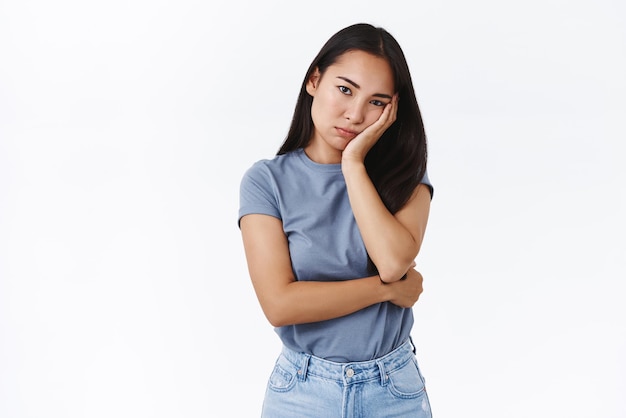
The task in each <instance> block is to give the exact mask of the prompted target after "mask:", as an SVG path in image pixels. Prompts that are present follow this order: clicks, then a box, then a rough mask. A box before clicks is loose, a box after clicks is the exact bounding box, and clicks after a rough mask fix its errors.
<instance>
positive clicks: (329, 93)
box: [306, 51, 394, 164]
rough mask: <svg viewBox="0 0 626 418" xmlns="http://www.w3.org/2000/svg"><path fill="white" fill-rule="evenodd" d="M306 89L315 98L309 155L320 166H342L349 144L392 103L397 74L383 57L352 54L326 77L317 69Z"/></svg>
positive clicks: (346, 54) (336, 63)
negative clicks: (338, 164) (394, 77)
mask: <svg viewBox="0 0 626 418" xmlns="http://www.w3.org/2000/svg"><path fill="white" fill-rule="evenodd" d="M306 88H307V92H308V93H309V94H310V95H311V96H312V97H313V104H312V106H311V117H312V119H313V124H314V132H313V137H312V138H311V141H310V142H309V145H308V146H307V147H306V152H307V155H308V156H309V157H310V158H311V159H312V160H313V161H316V162H318V163H322V164H330V163H339V162H341V152H342V151H343V150H344V148H345V147H346V145H348V143H349V142H350V141H351V140H352V139H353V138H354V137H356V136H357V135H358V134H359V133H361V132H362V131H363V130H364V129H365V128H367V127H368V126H370V125H371V124H372V123H374V122H375V121H376V120H377V119H378V118H379V117H380V115H381V114H382V112H383V109H384V107H385V105H386V104H388V103H389V102H391V98H392V97H393V94H394V83H393V72H392V70H391V67H390V66H389V63H388V62H387V61H386V60H385V59H383V58H380V57H376V56H374V55H371V54H369V53H367V52H363V51H349V52H346V53H344V54H343V55H341V56H340V57H339V59H338V60H337V61H336V62H335V63H334V64H333V65H331V66H329V67H328V68H327V69H326V71H325V72H324V74H323V75H320V73H319V71H317V70H316V71H315V72H314V73H313V75H312V76H311V77H310V78H309V80H308V82H307V86H306Z"/></svg>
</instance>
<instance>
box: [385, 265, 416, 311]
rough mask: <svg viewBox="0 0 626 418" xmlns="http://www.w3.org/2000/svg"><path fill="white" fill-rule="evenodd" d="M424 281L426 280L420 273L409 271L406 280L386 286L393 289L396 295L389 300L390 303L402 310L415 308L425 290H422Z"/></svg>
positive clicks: (413, 270)
mask: <svg viewBox="0 0 626 418" xmlns="http://www.w3.org/2000/svg"><path fill="white" fill-rule="evenodd" d="M423 281H424V278H423V277H422V275H421V274H420V272H419V271H417V270H415V269H413V268H411V269H409V271H407V273H406V279H405V280H399V281H397V282H393V283H388V284H386V285H385V286H389V287H390V288H392V289H391V290H392V292H393V294H394V296H393V297H392V298H391V299H389V302H391V303H393V304H394V305H398V306H399V307H401V308H411V307H413V305H415V302H417V300H418V299H419V297H420V295H421V294H422V291H423V290H424V289H423V288H422V282H423Z"/></svg>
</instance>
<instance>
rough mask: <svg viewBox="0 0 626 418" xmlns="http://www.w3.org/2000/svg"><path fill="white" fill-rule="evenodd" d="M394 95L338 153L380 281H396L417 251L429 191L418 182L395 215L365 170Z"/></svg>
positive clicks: (392, 111)
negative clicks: (377, 116)
mask: <svg viewBox="0 0 626 418" xmlns="http://www.w3.org/2000/svg"><path fill="white" fill-rule="evenodd" d="M397 103H398V100H397V96H395V97H394V98H393V100H392V101H391V103H389V104H388V105H387V106H385V109H384V111H383V113H382V114H381V116H380V118H379V119H378V120H377V121H376V122H374V123H373V124H372V125H371V126H369V127H368V128H367V129H365V130H364V131H363V132H361V134H359V135H358V136H357V137H355V138H354V139H353V140H352V141H351V142H350V143H349V144H348V146H347V147H346V148H345V150H344V151H343V154H342V161H341V167H342V171H343V174H344V178H345V180H346V186H347V189H348V196H349V198H350V205H351V206H352V211H353V212H354V217H355V219H356V222H357V225H358V226H359V231H360V232H361V236H362V237H363V241H364V243H365V248H367V252H368V254H369V256H370V258H371V259H372V261H373V262H374V264H375V265H376V267H377V268H378V272H379V274H380V277H381V280H383V281H385V282H393V281H396V280H399V279H400V278H401V277H402V276H403V275H404V274H405V273H406V272H407V270H408V269H409V268H410V267H411V263H413V261H414V260H415V257H417V254H418V252H419V250H420V247H421V244H422V240H423V238H424V232H425V231H426V224H427V222H428V215H429V211H430V197H431V196H430V191H429V190H428V187H427V186H426V185H423V184H420V185H418V186H417V187H416V188H415V190H414V191H413V194H412V195H411V197H410V199H409V201H408V202H407V203H406V205H405V206H404V207H403V208H402V209H400V210H399V211H398V212H396V213H395V214H392V213H391V212H389V210H387V208H386V207H385V205H384V203H383V201H382V199H381V198H380V196H379V195H378V192H377V191H376V188H375V187H374V184H373V183H372V181H371V179H370V178H369V176H368V174H367V171H366V169H365V164H364V161H365V156H366V155H367V152H368V151H369V150H370V149H371V147H372V146H373V145H374V144H375V143H376V141H378V139H380V137H381V135H382V134H383V133H384V132H385V130H386V129H387V128H388V127H389V126H391V124H392V123H393V122H394V121H395V117H396V111H397Z"/></svg>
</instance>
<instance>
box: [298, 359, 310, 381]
mask: <svg viewBox="0 0 626 418" xmlns="http://www.w3.org/2000/svg"><path fill="white" fill-rule="evenodd" d="M302 357H303V361H302V366H301V367H300V369H299V370H298V379H299V380H300V381H302V382H304V381H305V380H306V374H307V369H308V368H309V360H311V355H310V354H305V353H303V355H302Z"/></svg>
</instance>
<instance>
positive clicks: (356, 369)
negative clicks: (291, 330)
mask: <svg viewBox="0 0 626 418" xmlns="http://www.w3.org/2000/svg"><path fill="white" fill-rule="evenodd" d="M282 355H283V356H284V357H285V358H286V359H287V360H288V361H289V362H291V363H292V364H294V365H295V366H296V368H297V370H298V372H297V373H298V378H299V379H300V380H305V379H306V378H307V376H311V375H313V376H317V377H321V378H325V379H331V380H335V381H337V382H340V383H342V384H344V385H350V384H354V383H359V382H364V381H368V380H374V379H380V381H381V384H383V385H385V384H386V383H387V380H388V376H387V373H389V372H392V371H394V370H395V369H398V368H400V367H402V366H404V365H405V364H406V363H407V362H408V361H411V359H412V358H413V357H414V348H413V345H412V342H411V341H410V340H406V341H405V342H404V343H402V345H400V346H399V347H398V348H396V349H395V350H393V351H392V352H390V353H389V354H387V355H385V356H383V357H379V358H377V359H374V360H368V361H356V362H349V363H337V362H333V361H328V360H324V359H323V358H320V357H315V356H312V355H310V354H306V353H298V352H295V351H293V350H291V349H289V348H287V347H285V346H283V350H282Z"/></svg>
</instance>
